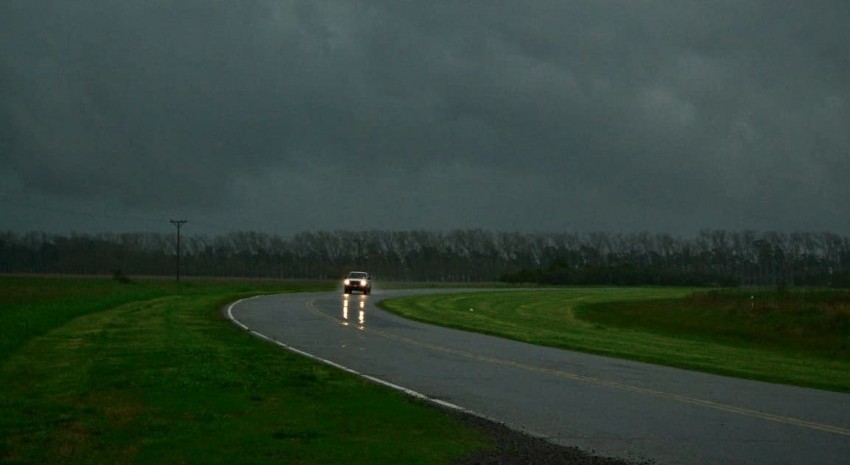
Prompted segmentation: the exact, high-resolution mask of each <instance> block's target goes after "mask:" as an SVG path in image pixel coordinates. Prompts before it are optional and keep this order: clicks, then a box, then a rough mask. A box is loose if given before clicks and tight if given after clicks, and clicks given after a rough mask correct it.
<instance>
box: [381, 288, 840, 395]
mask: <svg viewBox="0 0 850 465" xmlns="http://www.w3.org/2000/svg"><path fill="white" fill-rule="evenodd" d="M751 297H752V298H751ZM382 305H383V307H384V308H386V309H387V310H389V311H392V312H395V313H397V314H399V315H402V316H405V317H408V318H412V319H416V320H420V321H426V322H430V323H435V324H440V325H444V326H450V327H455V328H460V329H465V330H470V331H477V332H482V333H486V334H493V335H497V336H502V337H507V338H511V339H516V340H520V341H525V342H530V343H532V344H540V345H546V346H552V347H559V348H564V349H570V350H577V351H583V352H590V353H596V354H602V355H608V356H613V357H619V358H625V359H631V360H638V361H644V362H650V363H656V364H662V365H668V366H675V367H681V368H687V369H693V370H699V371H705V372H710V373H718V374H724V375H729V376H736V377H742V378H750V379H758V380H764V381H770V382H777V383H785V384H794V385H799V386H808V387H816V388H821V389H828V390H835V391H842V392H850V293H848V292H846V291H842V292H839V291H829V290H805V291H795V292H790V291H789V292H785V293H778V292H775V291H774V292H771V291H765V290H760V291H747V290H733V291H714V292H709V291H704V290H702V291H698V290H692V289H672V288H608V289H603V288H577V289H545V290H517V291H505V292H502V291H500V292H480V293H479V292H475V293H468V294H452V295H431V296H415V297H406V298H399V299H392V300H387V301H384V303H383V304H382Z"/></svg>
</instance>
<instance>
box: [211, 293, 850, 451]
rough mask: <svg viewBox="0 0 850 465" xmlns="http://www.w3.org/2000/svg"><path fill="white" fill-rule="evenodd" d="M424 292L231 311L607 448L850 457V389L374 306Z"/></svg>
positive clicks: (482, 409) (275, 301) (434, 393)
mask: <svg viewBox="0 0 850 465" xmlns="http://www.w3.org/2000/svg"><path fill="white" fill-rule="evenodd" d="M425 292H436V291H415V292H413V291H395V292H377V291H376V294H374V295H372V296H369V297H365V296H360V295H353V296H350V297H348V298H344V297H343V296H342V294H341V293H313V294H288V295H275V296H261V297H254V298H251V299H245V300H242V301H239V302H236V303H234V304H233V305H231V306H230V307H228V308H227V309H225V310H226V313H227V314H228V316H229V317H231V318H232V319H233V320H234V322H235V323H236V324H239V325H240V326H242V327H243V328H245V329H249V330H251V331H252V332H253V333H255V334H256V335H259V336H261V337H265V338H267V339H270V340H273V341H278V343H279V344H280V345H283V346H285V347H287V348H290V349H292V350H296V351H300V352H301V353H304V354H307V355H310V356H313V357H316V358H319V359H321V360H324V361H327V362H330V363H332V364H335V365H336V366H339V367H344V368H346V369H348V370H350V371H355V372H357V373H359V374H361V375H363V376H366V377H369V378H370V379H373V380H377V381H379V382H383V383H385V384H389V385H392V386H394V387H396V388H399V389H405V390H407V391H408V392H409V393H411V394H413V395H420V394H421V395H423V396H426V397H428V398H430V399H432V400H434V401H437V402H439V403H443V404H446V405H449V406H456V407H457V408H461V409H463V410H468V411H470V412H473V413H475V414H478V415H481V416H484V417H487V418H490V419H494V420H497V421H500V422H503V423H506V424H507V425H509V426H511V427H513V428H514V429H518V430H521V431H524V432H527V433H531V434H535V435H539V436H544V437H546V438H548V439H549V440H550V441H552V442H555V443H558V444H562V445H567V446H576V447H579V448H582V449H585V450H588V451H594V452H595V453H597V454H600V455H605V456H611V457H618V458H625V459H640V460H645V459H649V460H653V461H655V462H657V463H659V464H724V465H727V464H803V463H812V464H814V463H817V464H836V465H837V464H850V395H847V394H839V393H832V392H825V391H818V390H813V389H804V388H795V387H789V386H780V385H773V384H768V383H761V382H755V381H746V380H739V379H733V378H726V377H721V376H714V375H708V374H702V373H695V372H690V371H685V370H678V369H674V368H666V367H659V366H655V365H648V364H643V363H636V362H628V361H623V360H619V359H612V358H606V357H599V356H594V355H587V354H580V353H575V352H569V351H564V350H559V349H551V348H545V347H537V346H532V345H529V344H524V343H520V342H514V341H509V340H505V339H500V338H496V337H491V336H485V335H479V334H473V333H467V332H463V331H457V330H452V329H447V328H440V327H436V326H431V325H427V324H423V323H418V322H414V321H410V320H406V319H403V318H400V317H397V316H395V315H392V314H389V313H387V312H384V311H383V310H381V309H379V308H377V307H376V306H375V303H376V302H377V301H378V300H380V299H383V298H388V297H395V296H401V295H409V294H412V293H425ZM450 292H458V291H456V290H452V291H450Z"/></svg>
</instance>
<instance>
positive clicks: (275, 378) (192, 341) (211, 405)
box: [0, 277, 489, 464]
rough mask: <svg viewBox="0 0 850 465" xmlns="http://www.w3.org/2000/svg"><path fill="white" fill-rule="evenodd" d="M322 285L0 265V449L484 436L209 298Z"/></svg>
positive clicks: (313, 454)
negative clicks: (56, 274) (82, 273)
mask: <svg viewBox="0 0 850 465" xmlns="http://www.w3.org/2000/svg"><path fill="white" fill-rule="evenodd" d="M330 288H331V285H328V284H318V285H317V284H292V283H280V282H248V281H239V282H227V281H194V282H193V281H189V282H184V283H181V284H180V285H177V284H174V283H171V282H166V281H140V282H135V283H132V284H120V283H117V282H114V281H111V280H106V279H58V278H49V279H48V278H11V277H0V318H2V320H0V321H2V325H0V386H2V389H0V462H2V463H9V464H12V463H86V464H91V463H95V464H96V463H109V464H120V463H156V464H161V463H203V464H209V463H227V464H240V463H246V464H262V463H310V464H315V463H350V464H356V463H363V464H367V463H422V464H432V463H449V462H450V461H451V460H452V458H454V457H460V456H464V455H466V454H468V453H470V452H471V451H473V450H476V449H480V448H482V447H489V444H488V440H487V439H485V438H483V437H482V436H481V434H480V433H478V432H476V431H473V430H471V429H469V427H465V426H462V425H460V424H459V422H458V421H457V420H455V419H454V418H453V417H451V416H449V415H448V414H446V413H445V412H442V411H439V410H436V409H433V408H430V407H428V406H425V405H422V404H421V403H418V402H416V401H413V400H410V399H409V398H407V397H405V396H403V395H401V394H399V393H396V392H395V391H390V390H388V389H386V388H383V387H380V386H376V385H372V384H369V383H366V382H363V381H362V380H360V379H359V378H356V377H354V376H351V375H348V374H344V373H341V372H339V371H337V370H334V369H332V368H329V367H326V366H323V365H318V364H316V363H314V362H311V361H308V360H306V359H304V358H302V357H298V356H295V355H292V354H290V353H288V352H286V351H282V350H280V349H279V348H277V347H274V346H272V345H270V344H267V343H264V342H262V341H260V340H258V339H255V338H252V337H248V336H246V335H245V334H244V333H243V332H241V331H239V330H238V329H237V328H236V327H235V326H233V325H231V324H230V323H229V322H227V321H226V320H225V319H223V318H222V317H221V315H220V312H219V310H220V308H221V307H222V306H223V305H224V304H225V303H226V302H230V301H233V300H235V299H237V298H239V297H241V296H244V295H248V294H257V293H263V292H292V291H301V290H319V289H330Z"/></svg>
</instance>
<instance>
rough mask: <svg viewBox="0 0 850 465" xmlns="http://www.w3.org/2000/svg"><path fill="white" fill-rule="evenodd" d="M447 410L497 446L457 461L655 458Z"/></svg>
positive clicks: (576, 462)
mask: <svg viewBox="0 0 850 465" xmlns="http://www.w3.org/2000/svg"><path fill="white" fill-rule="evenodd" d="M446 411H447V412H448V413H449V414H450V415H452V416H454V417H455V418H457V419H459V420H460V421H461V422H462V423H464V424H466V425H469V426H470V427H472V428H474V429H476V430H478V431H480V432H481V433H482V434H484V435H485V436H486V437H488V438H489V439H490V440H491V441H492V443H493V445H494V446H495V447H494V448H492V449H490V450H485V451H479V452H475V453H473V454H472V455H469V456H467V457H462V458H460V459H458V460H457V461H456V462H455V463H456V464H457V465H528V464H534V465H650V464H653V463H655V462H654V461H652V460H638V461H634V460H624V459H617V458H611V457H603V456H599V455H595V454H594V453H593V451H590V452H588V451H584V450H582V449H579V448H577V447H569V446H562V445H559V444H554V443H552V442H549V441H547V440H546V439H544V438H540V437H535V436H532V435H529V434H526V433H523V432H521V431H516V430H514V429H511V428H510V427H508V426H507V425H505V424H503V423H499V422H496V421H493V420H488V419H486V418H482V417H479V416H476V415H473V414H470V413H464V412H459V411H453V410H448V409H446Z"/></svg>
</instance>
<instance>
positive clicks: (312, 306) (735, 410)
mask: <svg viewBox="0 0 850 465" xmlns="http://www.w3.org/2000/svg"><path fill="white" fill-rule="evenodd" d="M307 308H308V309H309V310H310V311H311V312H312V313H314V314H316V315H319V316H322V317H324V318H327V319H329V320H331V321H333V322H335V323H339V324H342V323H344V321H343V320H341V319H339V318H337V317H335V316H332V315H328V314H327V313H325V312H322V311H321V310H319V309H318V308H317V307H316V299H310V300H309V301H308V302H307ZM360 329H361V330H362V331H364V332H369V333H371V334H375V335H378V336H381V337H384V338H387V339H393V340H396V341H400V342H403V343H405V344H409V345H414V346H418V347H424V348H427V349H431V350H435V351H439V352H443V353H448V354H453V355H459V356H462V357H466V358H470V359H474V360H480V361H482V362H488V363H493V364H496V365H502V366H507V367H511V368H517V369H521V370H526V371H531V372H536V373H545V374H548V375H553V376H557V377H559V378H564V379H569V380H572V381H580V382H584V383H588V384H593V385H597V386H604V387H608V388H612V389H618V390H621V391H627V392H634V393H637V394H643V395H647V396H652V397H658V398H663V399H669V400H674V401H676V402H680V403H683V404H690V405H696V406H700V407H705V408H710V409H714V410H719V411H722V412H727V413H732V414H736V415H741V416H745V417H750V418H758V419H762V420H767V421H772V422H775V423H781V424H786V425H793V426H798V427H802V428H808V429H812V430H817V431H822V432H826V433H832V434H838V435H841V436H848V437H850V429H848V428H842V427H840V426H833V425H827V424H823V423H817V422H814V421H808V420H802V419H799V418H792V417H786V416H783V415H776V414H773V413H767V412H761V411H758V410H752V409H748V408H744V407H737V406H734V405H729V404H723V403H720V402H714V401H711V400H705V399H700V398H697V397H691V396H686V395H682V394H675V393H671V392H664V391H659V390H656V389H649V388H643V387H640V386H633V385H631V384H626V383H621V382H618V381H611V380H607V379H602V378H597V377H593V376H584V375H579V374H577V373H571V372H569V371H564V370H558V369H553V368H545V367H540V366H535V365H531V364H527V363H520V362H516V361H513V360H507V359H503V358H498V357H492V356H488V355H482V354H476V353H474V352H469V351H465V350H460V349H454V348H451V347H446V346H442V345H439V344H433V343H430V342H424V341H419V340H416V339H412V338H409V337H407V336H401V335H398V334H394V333H390V332H387V331H382V330H378V329H374V328H365V327H364V328H360Z"/></svg>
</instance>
